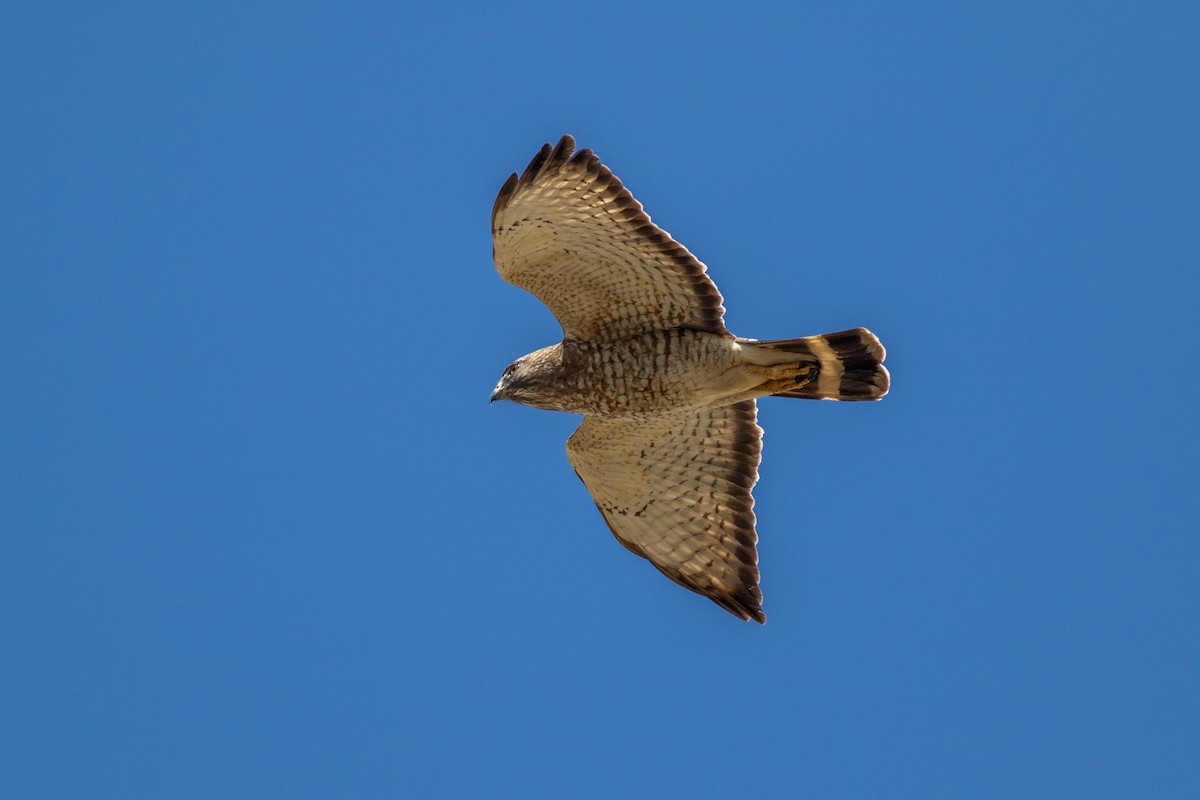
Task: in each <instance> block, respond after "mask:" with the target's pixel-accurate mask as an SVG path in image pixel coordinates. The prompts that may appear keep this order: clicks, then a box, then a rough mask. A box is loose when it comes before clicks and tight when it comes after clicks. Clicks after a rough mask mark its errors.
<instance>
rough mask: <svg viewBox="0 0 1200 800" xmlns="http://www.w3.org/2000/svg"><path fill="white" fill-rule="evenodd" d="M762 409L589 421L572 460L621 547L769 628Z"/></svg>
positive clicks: (570, 446) (570, 453) (574, 438)
mask: <svg viewBox="0 0 1200 800" xmlns="http://www.w3.org/2000/svg"><path fill="white" fill-rule="evenodd" d="M755 416H756V408H755V404H754V401H753V400H747V401H744V402H741V403H736V404H734V405H731V406H722V407H720V408H706V409H703V410H701V411H697V412H691V413H688V414H683V415H680V416H671V417H661V418H657V419H650V420H644V421H631V420H615V419H613V420H610V419H601V418H598V417H584V420H583V424H582V425H580V426H579V428H578V430H576V431H575V433H574V434H572V435H571V438H570V440H568V441H567V457H568V458H569V459H570V460H571V466H573V467H575V471H576V472H577V473H578V474H579V477H580V478H582V479H583V482H584V484H585V485H586V486H587V488H588V491H589V492H591V494H592V499H593V500H595V501H596V507H597V508H599V509H600V513H601V514H603V515H604V519H605V521H606V522H607V523H608V527H609V528H611V529H612V532H613V533H614V534H616V537H617V539H618V540H620V542H621V544H623V545H625V546H626V547H628V548H629V549H630V550H632V551H633V552H635V553H637V554H638V555H639V556H642V557H644V558H647V559H649V561H650V563H651V564H653V565H654V566H656V567H657V568H658V569H659V570H660V571H661V572H662V573H663V574H664V575H666V576H667V577H668V578H670V579H671V580H673V581H675V582H676V583H678V584H680V585H682V586H685V587H687V588H688V589H691V590H692V591H694V592H699V593H700V594H702V595H705V596H707V597H709V598H710V599H711V600H713V602H715V603H717V604H718V605H720V606H722V607H724V608H726V609H728V610H729V611H731V612H733V613H734V614H736V615H737V616H739V617H741V618H742V619H754V620H757V621H758V622H765V621H766V617H765V616H764V615H763V612H762V592H760V591H759V589H758V566H757V564H758V553H757V551H756V550H755V544H756V543H757V541H758V537H757V535H756V534H755V532H754V511H753V505H754V500H753V498H751V496H750V490H751V488H752V487H753V486H754V483H755V481H757V480H758V462H759V455H760V453H761V452H762V429H761V428H759V427H758V423H757V422H756V421H755Z"/></svg>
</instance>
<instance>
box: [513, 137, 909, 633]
mask: <svg viewBox="0 0 1200 800" xmlns="http://www.w3.org/2000/svg"><path fill="white" fill-rule="evenodd" d="M492 242H493V258H494V260H495V262H496V269H497V270H498V271H499V273H500V277H501V278H503V279H504V280H506V281H508V282H509V283H512V284H514V285H516V286H520V287H521V288H522V289H525V290H527V291H528V292H530V293H531V294H533V295H534V296H535V297H537V298H538V299H539V300H541V301H542V302H543V303H545V304H546V305H547V306H548V307H549V308H550V310H551V311H552V312H553V313H554V316H555V317H556V318H557V319H558V321H559V323H560V324H561V325H562V329H563V338H562V341H561V342H559V343H558V344H555V345H551V346H550V347H545V348H542V349H541V350H538V351H536V352H533V353H530V354H529V355H527V356H524V357H522V358H519V359H517V360H516V361H515V362H513V363H512V364H511V365H509V367H508V368H507V369H506V370H505V371H504V374H503V375H502V376H501V378H500V382H499V383H498V384H496V388H495V391H493V392H492V396H491V399H492V400H493V401H495V400H512V401H515V402H517V403H522V404H524V405H529V406H534V407H535V408H544V409H550V410H553V411H567V412H570V413H574V414H582V415H583V422H582V424H580V426H579V428H578V429H577V430H576V431H575V433H574V434H572V435H571V437H570V439H569V440H568V441H567V458H568V459H569V460H570V462H571V466H573V467H574V468H575V472H576V474H578V475H579V477H580V479H582V481H583V483H584V485H585V486H586V487H587V490H588V492H590V493H591V495H592V499H593V500H594V501H595V503H596V507H597V508H599V509H600V513H601V515H603V517H604V521H605V522H607V523H608V527H609V528H610V529H611V530H612V532H613V534H614V535H615V536H616V537H617V540H618V541H619V542H620V543H621V544H623V545H624V546H625V547H627V548H628V549H630V550H632V551H633V552H634V553H636V554H637V555H639V556H641V557H643V558H645V559H647V560H648V561H649V562H650V563H651V564H653V565H654V566H655V567H656V568H657V569H658V570H659V571H660V572H662V573H663V574H664V575H666V576H667V577H668V578H670V579H671V580H673V581H675V582H676V583H678V584H680V585H681V586H684V587H686V588H688V589H691V590H692V591H694V592H697V593H699V594H702V595H704V596H706V597H708V598H709V599H710V600H712V601H713V602H715V603H716V604H717V605H719V606H721V607H722V608H725V609H726V610H728V611H730V612H731V613H733V614H735V615H737V616H738V617H741V618H742V619H743V620H751V619H753V620H755V621H757V622H760V623H761V622H765V621H766V617H765V616H764V615H763V611H762V592H761V591H759V588H758V580H759V573H758V552H757V550H756V545H757V543H758V535H757V534H756V532H755V529H754V526H755V518H754V510H753V507H754V498H753V497H752V496H751V494H750V492H751V489H752V488H753V486H754V484H755V482H756V481H757V480H758V464H759V457H760V454H761V452H762V429H761V428H760V427H759V426H758V422H757V407H756V405H755V399H756V398H759V397H764V396H767V395H774V396H776V397H804V398H814V399H823V400H878V399H879V398H881V397H883V396H884V395H885V394H887V391H888V382H889V378H888V372H887V370H886V369H885V368H884V367H883V364H882V362H883V359H884V349H883V345H881V344H880V343H879V339H877V338H876V337H875V335H874V334H873V333H871V332H870V331H868V330H867V329H865V328H855V329H853V330H847V331H841V332H839V333H830V334H825V335H824V336H808V337H805V338H802V339H785V340H780V341H757V340H754V339H744V338H740V337H737V336H734V335H733V334H732V333H730V332H729V331H727V330H726V329H725V324H724V322H723V321H722V318H723V315H724V311H725V309H724V307H723V306H722V298H721V294H720V292H718V291H717V287H716V286H715V285H714V284H713V282H712V281H711V280H710V279H709V277H708V275H707V274H706V272H707V271H706V268H705V266H704V264H702V263H701V262H700V261H698V260H697V259H696V258H695V257H694V256H693V255H692V254H691V253H689V252H688V251H687V249H686V248H684V247H683V245H681V244H679V243H678V242H676V241H675V240H674V239H672V238H671V237H670V236H669V235H668V234H667V233H666V232H665V231H663V230H662V229H661V228H659V227H658V226H657V225H655V224H654V223H653V222H651V221H650V217H649V216H648V215H647V214H646V212H645V211H643V210H642V206H641V204H640V203H639V202H638V201H637V200H635V199H634V198H633V195H631V194H630V193H629V191H628V190H627V189H626V188H625V187H624V186H623V185H622V184H621V182H620V181H619V180H617V178H616V176H615V175H613V173H612V172H611V171H610V170H609V169H608V168H607V167H605V166H604V165H603V164H601V163H600V159H599V158H598V157H597V156H596V155H595V154H594V153H593V152H592V151H591V150H586V149H585V150H580V151H579V152H575V140H574V139H573V138H572V137H571V136H563V137H562V139H560V140H559V142H558V144H557V145H556V146H554V147H551V146H550V145H548V144H547V145H544V146H543V147H542V149H541V150H540V151H539V152H538V154H537V155H536V156H534V158H533V160H532V161H531V162H530V163H529V166H528V167H527V168H526V169H525V171H524V172H523V173H521V175H520V176H519V177H518V176H517V174H516V173H513V175H512V176H511V177H509V179H508V180H507V181H506V182H505V183H504V186H503V187H501V189H500V194H499V196H497V198H496V204H495V206H494V207H493V208H492Z"/></svg>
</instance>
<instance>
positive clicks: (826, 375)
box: [741, 328, 891, 400]
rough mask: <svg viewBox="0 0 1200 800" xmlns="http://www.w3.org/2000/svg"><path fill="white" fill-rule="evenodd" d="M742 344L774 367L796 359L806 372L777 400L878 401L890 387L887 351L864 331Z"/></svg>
mask: <svg viewBox="0 0 1200 800" xmlns="http://www.w3.org/2000/svg"><path fill="white" fill-rule="evenodd" d="M741 344H742V345H743V347H748V348H750V349H751V350H752V351H755V352H756V353H757V354H758V355H759V356H760V357H763V358H769V359H770V361H771V362H773V363H776V364H779V363H787V361H788V359H786V358H780V356H781V355H782V354H789V355H795V356H799V358H797V359H796V361H797V362H799V364H800V365H801V366H804V367H808V368H809V371H808V374H807V375H806V376H805V377H803V378H802V379H801V381H800V382H798V385H796V386H794V387H790V388H785V389H783V390H782V391H777V392H773V394H774V395H775V396H776V397H804V398H810V399H822V400H878V399H879V398H881V397H883V396H884V395H885V394H887V392H888V387H889V385H890V383H891V379H890V378H889V376H888V371H887V369H886V368H885V367H884V366H883V359H884V358H885V357H886V355H887V351H885V350H884V349H883V345H882V344H880V343H879V339H878V338H877V337H876V336H875V334H873V333H871V332H870V331H869V330H867V329H866V328H853V329H852V330H848V331H838V332H837V333H827V334H825V335H824V336H806V337H804V338H803V339H780V340H778V341H772V342H755V341H749V340H741ZM813 367H815V374H813V372H814V370H813V369H812V368H813Z"/></svg>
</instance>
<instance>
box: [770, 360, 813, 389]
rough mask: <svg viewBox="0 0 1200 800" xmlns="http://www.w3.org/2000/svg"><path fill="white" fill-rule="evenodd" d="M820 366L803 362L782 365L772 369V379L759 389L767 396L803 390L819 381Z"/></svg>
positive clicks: (811, 362) (810, 362)
mask: <svg viewBox="0 0 1200 800" xmlns="http://www.w3.org/2000/svg"><path fill="white" fill-rule="evenodd" d="M820 372H821V368H820V365H819V364H817V363H816V362H815V361H801V362H799V363H795V364H781V365H779V366H778V367H772V368H771V379H770V380H768V381H767V382H766V383H764V384H763V385H762V386H760V387H759V389H761V390H765V391H766V393H767V394H779V393H780V392H793V391H795V390H797V389H803V388H804V387H805V386H807V385H808V384H810V383H812V382H813V381H815V380H816V379H817V375H818V374H820Z"/></svg>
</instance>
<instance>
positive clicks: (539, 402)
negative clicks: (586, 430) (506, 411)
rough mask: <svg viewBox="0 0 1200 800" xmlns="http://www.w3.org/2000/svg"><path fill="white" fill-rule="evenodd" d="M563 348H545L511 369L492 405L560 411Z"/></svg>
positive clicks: (522, 358) (496, 389)
mask: <svg viewBox="0 0 1200 800" xmlns="http://www.w3.org/2000/svg"><path fill="white" fill-rule="evenodd" d="M562 372H563V368H562V345H561V344H556V345H552V346H551V347H545V348H542V349H541V350H538V351H536V352H533V353H530V354H529V355H527V356H521V357H520V358H518V359H517V360H516V361H514V362H513V363H511V364H509V365H508V369H506V370H504V374H503V375H501V376H500V382H499V383H497V384H496V388H495V389H493V390H492V396H491V399H490V400H489V402H493V403H494V402H496V401H497V400H512V401H513V402H514V403H521V404H523V405H527V406H535V407H537V408H550V409H555V410H557V409H559V403H558V402H556V400H557V398H559V397H560V396H561V394H562V390H561V384H562Z"/></svg>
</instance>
